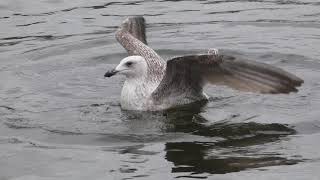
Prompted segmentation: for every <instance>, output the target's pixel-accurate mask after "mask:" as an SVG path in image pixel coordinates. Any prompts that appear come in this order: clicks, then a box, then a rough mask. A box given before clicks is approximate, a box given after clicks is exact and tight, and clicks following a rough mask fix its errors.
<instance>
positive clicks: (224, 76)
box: [104, 17, 303, 111]
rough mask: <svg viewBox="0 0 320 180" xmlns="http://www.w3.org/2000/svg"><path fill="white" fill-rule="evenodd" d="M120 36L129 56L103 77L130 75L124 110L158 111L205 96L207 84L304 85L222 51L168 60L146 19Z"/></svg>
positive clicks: (129, 23)
mask: <svg viewBox="0 0 320 180" xmlns="http://www.w3.org/2000/svg"><path fill="white" fill-rule="evenodd" d="M116 39H117V40H118V42H119V43H120V44H121V45H122V46H123V47H124V48H125V49H126V50H127V52H128V54H129V56H128V57H126V58H124V59H122V60H121V62H120V64H119V65H118V66H116V67H115V68H114V69H113V70H111V71H108V72H107V73H106V74H105V75H104V76H105V77H111V76H113V75H115V74H122V75H124V76H126V80H125V82H124V85H123V88H122V92H121V108H122V109H126V110H142V111H156V110H164V109H168V108H171V107H176V106H179V105H184V104H188V103H192V102H195V101H200V100H204V99H207V98H208V96H207V95H206V94H205V93H204V92H203V87H204V85H206V84H214V85H225V86H228V87H231V88H233V89H237V90H240V91H248V92H256V93H271V94H277V93H290V92H296V91H297V89H296V87H298V86H300V85H301V84H302V83H303V80H302V79H300V78H298V77H297V76H295V75H293V74H291V73H288V72H286V71H284V70H282V69H280V68H277V67H274V66H271V65H268V64H265V63H260V62H253V61H248V60H241V59H238V58H235V57H231V56H226V55H220V54H219V53H218V51H217V50H216V49H212V50H209V52H208V54H204V55H189V56H182V57H175V58H173V59H170V60H168V61H167V62H166V61H164V60H163V59H162V58H161V57H160V56H159V55H158V54H157V53H156V52H155V51H154V50H153V49H151V48H150V47H149V46H148V45H147V41H146V35H145V20H144V18H143V17H130V18H128V19H126V20H125V21H124V22H123V23H122V25H121V26H120V28H119V29H118V30H117V32H116Z"/></svg>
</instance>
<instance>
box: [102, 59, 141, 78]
mask: <svg viewBox="0 0 320 180" xmlns="http://www.w3.org/2000/svg"><path fill="white" fill-rule="evenodd" d="M146 73H147V63H146V61H145V59H144V58H143V57H142V56H128V57H126V58H124V59H122V60H121V61H120V63H119V65H118V66H117V67H115V68H114V69H113V70H111V71H108V72H106V74H105V75H104V77H111V76H113V75H116V74H122V75H125V76H126V77H127V78H138V77H142V76H144V75H145V74H146Z"/></svg>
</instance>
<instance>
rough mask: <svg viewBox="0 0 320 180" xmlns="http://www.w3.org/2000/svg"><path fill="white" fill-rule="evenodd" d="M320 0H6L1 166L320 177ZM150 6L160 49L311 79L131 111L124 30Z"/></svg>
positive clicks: (15, 173) (88, 172)
mask: <svg viewBox="0 0 320 180" xmlns="http://www.w3.org/2000/svg"><path fill="white" fill-rule="evenodd" d="M319 12H320V3H319V2H318V1H316V0H250V1H249V0H238V1H235V0H211V1H209V0H203V1H165V0H163V1H159V0H154V1H151V0H149V1H131V0H130V1H114V2H108V1H102V0H94V1H84V0H78V1H67V0H65V1H64V0H43V1H36V0H32V1H23V0H10V1H5V0H1V1H0V27H1V29H0V82H1V83H0V167H1V168H0V179H1V180H7V179H19V180H20V179H21V180H22V179H23V180H26V179H32V180H33V179H50V180H51V179H76V180H79V179H89V178H90V179H159V180H160V179H174V178H179V179H189V178H201V179H202V178H207V179H223V180H226V179H268V180H270V179H309V180H317V179H319V178H320V172H319V168H320V153H319V149H320V142H319V138H320V121H319V117H320V112H319V111H318V109H319V107H320V94H319V90H320V83H319V82H320V81H319V80H320V76H319V75H320V70H319V69H320V63H319V56H320V51H319V47H320V34H319V27H320V21H319V17H320V13H319ZM131 15H144V16H145V18H146V20H147V22H148V29H147V32H148V34H147V35H148V41H149V44H150V45H151V46H152V48H154V49H155V50H156V51H157V52H159V53H160V54H161V56H163V57H165V58H170V57H173V56H178V55H183V54H194V53H205V52H207V50H208V49H209V48H219V49H221V52H222V53H226V54H231V55H234V56H237V57H243V58H247V59H252V60H255V61H260V62H266V63H269V64H273V65H275V66H278V67H281V68H283V69H286V70H288V71H290V72H292V73H294V74H296V75H298V76H299V77H301V78H302V79H304V80H305V83H304V84H303V86H302V87H301V88H300V89H299V90H300V91H299V92H298V93H292V94H289V95H258V94H251V93H239V92H237V91H233V90H230V89H227V88H221V87H208V88H207V89H206V92H207V93H208V94H209V95H210V96H211V97H212V98H211V99H210V101H209V102H208V103H203V104H201V103H196V104H193V105H190V106H186V107H184V108H181V109H174V110H170V111H166V112H154V113H138V112H130V111H123V110H121V109H120V106H119V96H120V89H121V84H122V83H123V77H120V76H119V77H116V76H115V77H114V78H111V79H104V78H103V75H104V73H105V72H106V71H107V70H108V69H110V68H112V67H114V66H115V65H116V64H117V63H118V62H119V61H120V59H122V58H123V57H125V56H126V53H125V51H124V49H123V48H122V47H121V46H120V45H119V44H118V43H117V42H116V40H115V38H114V32H115V30H116V28H117V26H118V25H119V24H120V23H121V22H122V21H123V20H124V19H125V17H126V16H131Z"/></svg>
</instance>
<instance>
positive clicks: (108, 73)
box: [104, 69, 118, 77]
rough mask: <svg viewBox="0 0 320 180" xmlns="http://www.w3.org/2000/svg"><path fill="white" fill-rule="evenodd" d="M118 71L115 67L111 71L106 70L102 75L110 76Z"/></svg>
mask: <svg viewBox="0 0 320 180" xmlns="http://www.w3.org/2000/svg"><path fill="white" fill-rule="evenodd" d="M117 72H118V71H116V70H115V69H112V70H111V71H108V72H106V73H105V74H104V77H111V76H113V75H115V74H117Z"/></svg>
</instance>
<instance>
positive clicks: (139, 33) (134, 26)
mask: <svg viewBox="0 0 320 180" xmlns="http://www.w3.org/2000/svg"><path fill="white" fill-rule="evenodd" d="M116 39H117V40H118V42H119V43H120V44H121V45H122V46H123V47H124V48H125V49H126V50H127V52H128V54H129V55H139V56H142V57H144V58H145V60H146V62H147V64H148V78H150V80H154V81H161V79H162V76H163V74H164V69H165V61H164V60H163V59H162V58H161V57H160V56H159V55H158V54H157V53H156V52H155V51H154V50H153V49H151V48H150V47H149V46H147V41H146V33H145V20H144V18H143V17H142V16H136V17H130V18H127V19H126V20H125V21H124V22H123V23H122V25H121V26H120V28H119V29H118V30H117V32H116Z"/></svg>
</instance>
